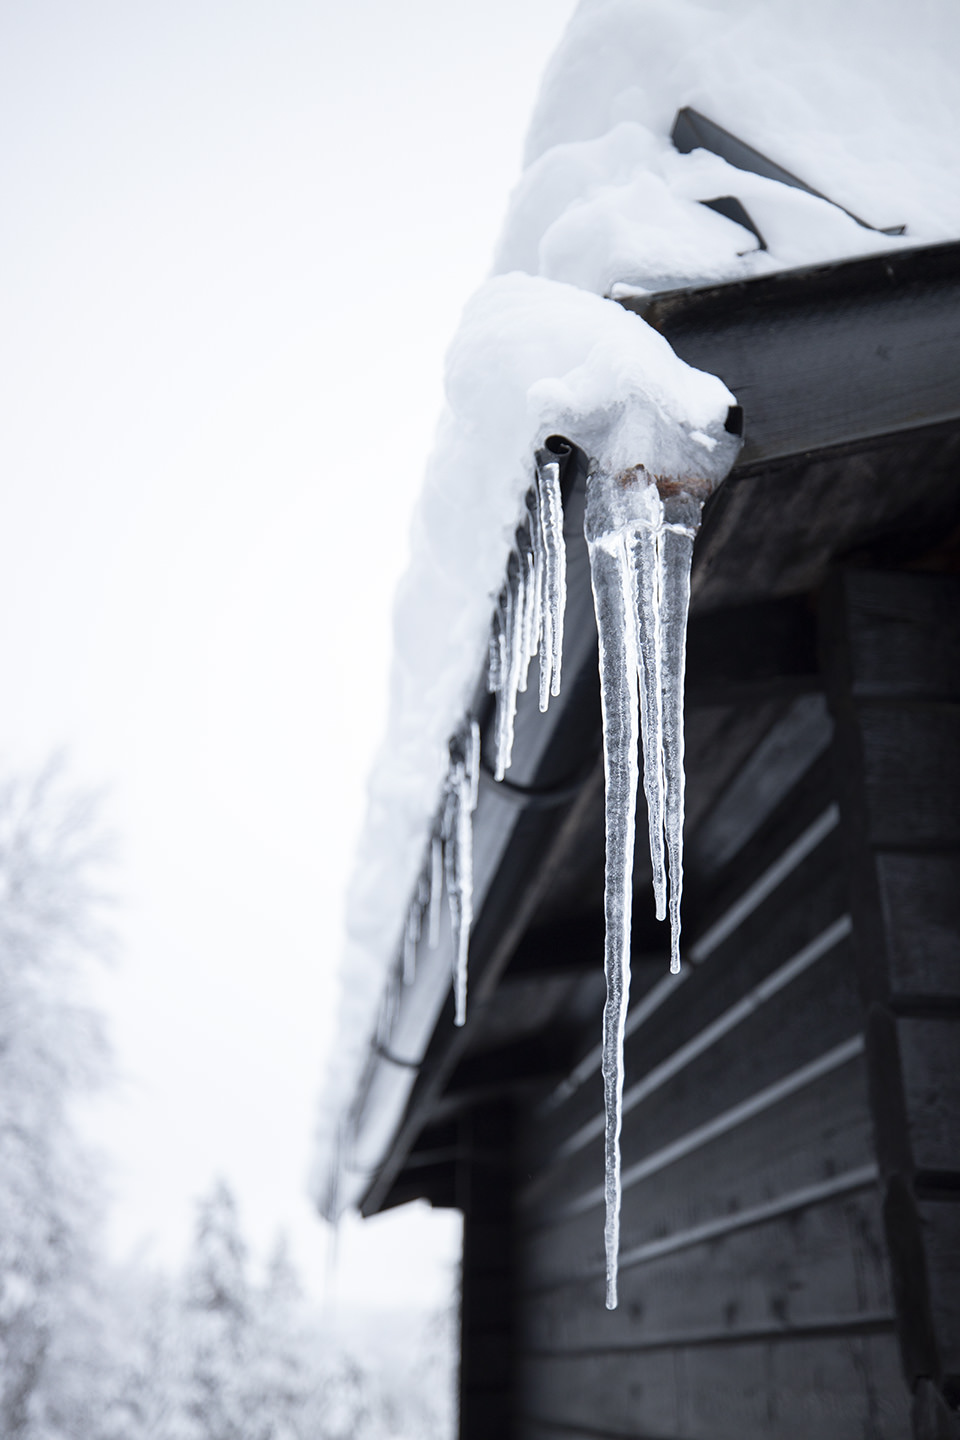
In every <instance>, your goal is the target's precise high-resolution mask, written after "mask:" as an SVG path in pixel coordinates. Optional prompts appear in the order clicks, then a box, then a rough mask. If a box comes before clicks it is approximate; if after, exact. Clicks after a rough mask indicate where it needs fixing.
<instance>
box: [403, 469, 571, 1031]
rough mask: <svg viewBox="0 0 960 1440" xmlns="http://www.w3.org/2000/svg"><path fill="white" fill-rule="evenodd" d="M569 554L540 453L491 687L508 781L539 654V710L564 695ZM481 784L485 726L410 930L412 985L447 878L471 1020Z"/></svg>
mask: <svg viewBox="0 0 960 1440" xmlns="http://www.w3.org/2000/svg"><path fill="white" fill-rule="evenodd" d="M566 599H567V554H566V546H565V544H564V539H563V504H562V501H561V496H560V463H559V460H558V458H557V456H556V455H555V454H553V453H551V452H550V451H549V450H541V451H539V452H538V453H537V466H536V481H535V483H534V484H533V485H532V486H531V487H530V489H529V491H528V492H527V498H526V501H525V511H524V517H523V520H522V521H521V523H520V525H519V526H518V527H517V531H516V544H515V547H514V549H513V550H512V551H511V552H510V557H509V560H508V563H507V580H506V584H505V585H504V587H503V589H502V590H501V592H500V596H499V599H498V601H497V608H496V610H495V611H494V616H493V625H492V630H491V637H490V668H489V671H488V676H487V688H488V689H489V690H490V692H491V693H493V694H495V695H496V697H497V713H496V725H495V735H496V759H495V766H494V774H495V775H496V778H497V779H498V780H502V779H503V777H504V775H505V773H506V771H507V770H508V769H509V766H510V761H511V757H512V753H513V729H514V722H515V720H516V714H517V695H518V694H520V693H521V692H522V691H524V690H526V688H527V680H528V678H529V673H530V662H531V660H532V659H533V657H534V656H535V655H536V654H537V653H538V652H539V655H540V709H541V710H546V709H547V706H548V705H549V703H550V696H551V695H559V693H560V658H561V655H562V652H563V614H564V610H565V608H566ZM479 777H480V728H479V726H478V724H477V722H476V720H471V721H470V722H469V724H468V725H467V726H466V727H465V728H464V729H463V730H461V731H460V732H459V733H458V734H457V735H455V736H454V738H453V739H452V740H451V741H450V767H449V769H448V771H447V778H446V781H445V783H444V791H443V798H442V801H441V804H440V820H439V824H438V826H437V828H436V829H435V831H434V833H433V836H432V837H431V841H430V849H429V854H428V857H427V861H426V863H425V865H424V868H423V870H422V871H421V873H420V878H419V880H418V881H417V889H416V893H415V894H414V897H413V900H412V902H411V904H410V909H409V910H408V911H407V919H406V924H405V926H404V933H403V979H404V983H405V984H407V985H410V984H412V983H413V980H414V979H415V977H416V964H417V947H418V945H419V943H420V939H421V936H422V934H423V923H424V919H425V918H426V920H427V935H428V943H429V945H430V947H431V949H436V947H437V945H438V943H439V939H440V905H441V903H442V899H443V886H444V881H446V888H447V898H448V900H449V904H450V922H451V929H452V931H453V941H454V956H455V959H454V972H453V974H454V1018H455V1022H456V1024H457V1025H462V1024H463V1023H464V1022H465V1020H466V1018H467V959H468V952H469V947H470V927H471V925H472V924H473V812H474V810H475V809H476V808H477V786H478V781H479Z"/></svg>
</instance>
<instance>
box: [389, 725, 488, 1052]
mask: <svg viewBox="0 0 960 1440" xmlns="http://www.w3.org/2000/svg"><path fill="white" fill-rule="evenodd" d="M479 780H480V727H479V725H478V724H477V722H476V720H470V721H469V722H468V723H467V724H466V725H465V726H464V727H463V729H462V730H460V731H459V732H458V733H457V734H456V735H455V736H454V737H453V739H452V740H451V741H450V765H449V768H448V770H447V777H446V780H445V781H444V787H443V798H442V801H441V804H440V820H439V824H438V826H437V828H436V829H435V830H434V833H433V835H432V836H431V838H430V847H429V851H428V855H427V862H426V864H425V865H424V868H423V870H422V871H421V873H420V878H419V880H418V881H417V889H416V892H415V894H414V897H413V900H412V902H411V904H410V909H409V910H408V911H407V919H406V924H405V926H404V932H403V980H404V984H406V985H412V984H413V981H414V980H415V979H416V973H417V972H416V967H417V946H418V945H419V943H420V939H421V936H422V934H423V922H424V919H426V922H427V942H428V944H429V946H430V948H431V950H435V949H436V948H437V945H438V944H439V943H440V906H441V904H442V903H443V887H444V881H446V887H447V900H448V903H449V906H450V928H451V931H452V933H453V948H454V963H453V990H454V1006H455V1011H454V1020H455V1023H456V1024H457V1025H462V1024H463V1023H464V1021H465V1020H466V1017H467V953H468V949H469V945H470V926H471V925H472V923H473V812H474V810H476V808H477V790H478V785H479Z"/></svg>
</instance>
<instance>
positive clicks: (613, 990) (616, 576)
mask: <svg viewBox="0 0 960 1440" xmlns="http://www.w3.org/2000/svg"><path fill="white" fill-rule="evenodd" d="M702 507H703V501H702V499H697V498H695V497H694V496H693V495H691V494H689V493H684V492H682V491H679V490H678V489H677V488H676V487H675V486H674V485H672V484H664V483H663V482H661V483H660V484H659V485H658V484H657V482H656V480H655V479H654V477H652V476H650V475H649V474H648V473H647V472H646V471H645V470H644V467H643V466H642V465H637V466H635V467H634V468H633V469H632V470H628V471H624V472H621V473H620V474H617V475H609V474H604V473H603V472H602V471H597V472H596V473H594V474H593V475H591V476H590V478H589V480H588V482H587V509H586V517H585V522H584V528H585V532H586V538H587V547H588V550H589V553H590V576H591V581H592V585H593V599H594V607H595V609H596V614H597V633H598V636H599V642H600V651H599V654H600V696H601V704H602V709H603V756H604V779H605V810H606V842H607V843H606V873H605V881H604V919H605V922H606V940H605V952H604V969H605V972H606V981H607V1001H606V1005H605V1007H604V1012H603V1066H602V1069H603V1088H604V1106H605V1113H606V1127H605V1140H604V1150H605V1180H604V1197H605V1202H606V1219H605V1226H604V1245H605V1250H606V1262H607V1296H606V1303H607V1308H608V1309H610V1310H613V1309H615V1308H616V1304H617V1265H618V1256H619V1250H620V1190H621V1186H620V1127H621V1121H622V1113H623V1038H624V1025H625V1022H626V1018H627V1007H628V1005H629V1000H630V925H631V917H632V902H633V850H634V835H635V829H636V812H637V788H638V782H639V764H638V749H639V748H640V741H641V737H642V750H643V788H644V794H645V795H646V800H647V814H648V819H649V836H650V858H651V862H652V867H653V891H654V897H655V900H656V907H657V918H658V919H660V920H663V919H665V918H666V915H667V910H668V906H669V914H670V969H671V970H672V971H674V972H676V971H678V970H679V969H680V896H681V892H682V889H683V790H684V775H683V676H684V666H685V657H686V633H687V610H688V608H689V603H690V569H691V562H692V558H693V542H694V539H695V537H696V533H697V529H698V527H699V524H700V512H701V510H702ZM668 886H669V889H668Z"/></svg>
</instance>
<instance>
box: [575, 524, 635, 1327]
mask: <svg viewBox="0 0 960 1440" xmlns="http://www.w3.org/2000/svg"><path fill="white" fill-rule="evenodd" d="M588 514H589V512H588ZM588 540H589V535H588ZM589 548H590V573H591V579H592V583H593V596H594V605H595V607H596V612H597V632H598V636H599V641H600V697H601V705H602V710H603V762H604V780H605V803H606V815H607V857H606V872H605V880H604V918H605V921H606V941H605V953H604V970H605V973H606V979H607V1001H606V1005H605V1006H604V1011H603V1062H602V1071H603V1092H604V1104H605V1110H606V1134H605V1142H604V1151H605V1162H606V1165H605V1169H606V1178H605V1182H604V1196H605V1200H606V1223H605V1226H604V1247H605V1250H606V1258H607V1309H608V1310H613V1309H615V1308H616V1304H617V1257H618V1254H619V1250H620V1125H621V1119H622V1110H623V1103H622V1102H623V1030H624V1024H625V1022H626V1018H627V1005H628V1003H629V998H630V920H631V911H632V903H633V847H634V833H635V829H636V810H637V783H638V780H639V767H638V763H637V741H638V738H639V728H640V727H639V712H638V707H637V683H638V673H637V672H638V669H639V656H638V653H637V627H636V621H635V611H634V597H633V575H632V566H631V561H630V557H629V555H628V552H627V544H626V540H625V537H624V536H623V535H620V534H613V535H604V536H602V537H601V538H599V539H597V540H596V541H594V542H590V547H589Z"/></svg>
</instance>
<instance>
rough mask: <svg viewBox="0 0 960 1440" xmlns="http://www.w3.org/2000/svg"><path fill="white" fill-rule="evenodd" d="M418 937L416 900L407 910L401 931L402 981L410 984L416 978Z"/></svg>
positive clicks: (417, 907)
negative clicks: (405, 920)
mask: <svg viewBox="0 0 960 1440" xmlns="http://www.w3.org/2000/svg"><path fill="white" fill-rule="evenodd" d="M419 939H420V907H419V905H418V904H417V902H416V900H415V901H414V902H413V904H412V905H411V906H410V909H409V910H408V911H407V923H406V925H405V927H404V931H403V983H404V985H412V984H413V982H414V980H415V979H416V978H417V941H418V940H419Z"/></svg>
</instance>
